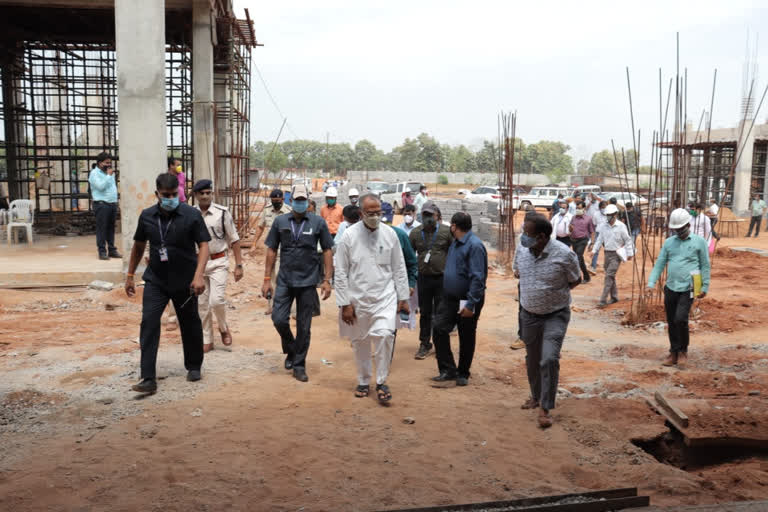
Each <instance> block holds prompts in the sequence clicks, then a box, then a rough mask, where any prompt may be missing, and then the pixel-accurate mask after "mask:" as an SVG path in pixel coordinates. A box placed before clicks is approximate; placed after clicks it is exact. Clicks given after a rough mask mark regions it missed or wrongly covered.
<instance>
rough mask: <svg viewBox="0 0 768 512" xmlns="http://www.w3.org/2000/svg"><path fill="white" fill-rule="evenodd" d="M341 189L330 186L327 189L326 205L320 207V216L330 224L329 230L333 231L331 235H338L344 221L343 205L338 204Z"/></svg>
mask: <svg viewBox="0 0 768 512" xmlns="http://www.w3.org/2000/svg"><path fill="white" fill-rule="evenodd" d="M338 196H339V191H338V190H336V187H329V188H328V190H326V191H325V206H323V207H322V208H321V209H320V216H321V217H322V218H323V220H325V223H326V224H328V231H330V232H331V236H332V237H334V236H336V233H337V232H338V231H339V224H341V223H342V222H343V221H344V215H343V213H342V207H341V206H339V205H338V204H337V201H336V200H337V199H338Z"/></svg>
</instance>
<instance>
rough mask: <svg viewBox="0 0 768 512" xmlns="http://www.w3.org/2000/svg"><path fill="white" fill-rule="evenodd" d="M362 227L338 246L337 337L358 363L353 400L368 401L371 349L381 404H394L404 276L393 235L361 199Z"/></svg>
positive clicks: (377, 209)
mask: <svg viewBox="0 0 768 512" xmlns="http://www.w3.org/2000/svg"><path fill="white" fill-rule="evenodd" d="M361 205H362V207H363V221H362V222H358V223H356V224H354V225H352V226H350V227H348V228H347V229H346V230H345V231H344V234H343V235H342V237H341V240H340V241H339V242H338V243H337V245H336V255H335V257H334V258H335V263H334V267H335V290H336V303H337V304H338V306H339V307H340V308H341V310H340V312H339V316H340V318H339V334H340V335H341V336H343V337H347V338H349V339H350V341H351V342H352V347H353V349H354V351H355V359H356V362H357V378H358V388H357V390H356V392H355V395H356V396H358V397H363V396H367V395H368V389H369V386H370V381H371V376H372V365H371V347H373V358H374V359H375V360H376V391H377V395H378V398H379V400H380V401H382V402H387V401H389V400H390V399H391V398H392V395H391V393H390V392H389V388H388V387H387V385H386V382H387V377H388V376H389V367H390V363H391V362H392V355H393V352H394V342H395V329H396V328H397V314H398V312H399V311H404V312H408V311H409V309H408V298H409V296H410V290H409V288H408V275H407V272H406V268H405V260H404V259H403V252H402V249H401V247H400V242H399V241H398V238H397V234H396V233H395V232H394V230H392V229H389V228H388V227H387V226H381V224H380V223H381V203H380V202H379V200H378V199H377V198H376V197H375V196H373V195H365V196H363V197H362V198H361Z"/></svg>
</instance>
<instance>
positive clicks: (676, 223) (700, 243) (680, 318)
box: [648, 208, 709, 367]
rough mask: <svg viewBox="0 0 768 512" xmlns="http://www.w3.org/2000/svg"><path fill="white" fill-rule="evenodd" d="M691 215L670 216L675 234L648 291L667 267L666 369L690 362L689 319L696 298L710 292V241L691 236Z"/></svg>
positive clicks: (655, 268)
mask: <svg viewBox="0 0 768 512" xmlns="http://www.w3.org/2000/svg"><path fill="white" fill-rule="evenodd" d="M690 223H691V214H690V213H688V212H687V211H686V210H684V209H682V208H678V209H677V210H674V211H673V212H672V214H671V215H670V216H669V228H670V230H671V231H672V232H673V233H674V235H673V236H671V237H669V238H667V240H666V242H664V246H663V247H662V248H661V253H659V258H658V259H657V260H656V264H655V265H654V266H653V271H652V272H651V276H650V277H649V278H648V291H649V293H650V291H651V290H652V289H653V288H654V287H655V285H656V281H658V279H659V277H660V276H661V273H662V272H663V271H664V267H668V268H667V282H666V284H665V286H664V309H665V311H666V313H667V328H668V329H667V330H668V331H669V355H668V356H667V358H666V359H665V360H664V362H663V363H662V364H663V365H664V366H675V365H677V366H678V367H683V366H684V365H685V364H686V363H687V362H688V341H689V332H688V316H689V314H690V311H691V305H692V304H693V299H703V298H704V297H705V296H706V295H707V291H708V290H709V250H708V247H707V242H706V241H705V240H704V239H703V238H702V237H700V236H698V235H694V234H691V229H690V228H691V226H690Z"/></svg>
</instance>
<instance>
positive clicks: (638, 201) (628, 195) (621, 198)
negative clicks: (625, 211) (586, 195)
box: [600, 192, 648, 206]
mask: <svg viewBox="0 0 768 512" xmlns="http://www.w3.org/2000/svg"><path fill="white" fill-rule="evenodd" d="M600 197H602V198H603V199H605V200H606V201H610V200H611V199H612V198H614V197H615V198H616V204H618V205H619V206H624V203H628V202H631V203H632V204H633V205H638V206H639V205H644V204H648V200H647V199H646V198H644V197H643V196H639V195H637V194H635V193H634V192H605V193H604V194H601V196H600Z"/></svg>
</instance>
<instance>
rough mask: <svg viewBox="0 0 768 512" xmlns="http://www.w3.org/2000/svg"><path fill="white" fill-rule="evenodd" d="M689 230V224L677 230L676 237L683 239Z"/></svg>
mask: <svg viewBox="0 0 768 512" xmlns="http://www.w3.org/2000/svg"><path fill="white" fill-rule="evenodd" d="M690 232H691V226H685V227H682V228H680V229H678V230H677V238H679V239H681V240H685V239H686V238H688V234H689V233H690Z"/></svg>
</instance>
